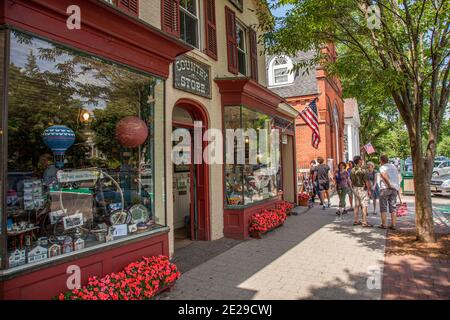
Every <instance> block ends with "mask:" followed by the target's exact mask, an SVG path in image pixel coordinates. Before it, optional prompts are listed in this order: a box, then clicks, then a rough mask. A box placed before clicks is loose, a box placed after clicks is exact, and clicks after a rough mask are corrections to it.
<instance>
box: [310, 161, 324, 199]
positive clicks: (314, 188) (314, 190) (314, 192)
mask: <svg viewBox="0 0 450 320" xmlns="http://www.w3.org/2000/svg"><path fill="white" fill-rule="evenodd" d="M316 165H317V164H316V160H311V162H310V164H309V177H308V180H309V183H310V185H311V186H312V193H311V205H312V206H314V203H315V200H316V195H318V191H317V183H316V182H315V180H314V171H315V169H316ZM318 196H319V200H320V195H318ZM321 202H322V201H321Z"/></svg>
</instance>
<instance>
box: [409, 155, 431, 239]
mask: <svg viewBox="0 0 450 320" xmlns="http://www.w3.org/2000/svg"><path fill="white" fill-rule="evenodd" d="M412 158H413V165H414V197H415V201H416V237H417V240H419V241H423V242H436V237H435V234H434V222H433V210H432V205H431V189H430V180H431V172H429V171H431V170H429V169H428V168H430V166H429V165H427V163H426V160H425V159H423V158H422V156H421V155H420V154H417V153H414V152H413V154H412ZM432 167H433V165H432V164H431V168H432Z"/></svg>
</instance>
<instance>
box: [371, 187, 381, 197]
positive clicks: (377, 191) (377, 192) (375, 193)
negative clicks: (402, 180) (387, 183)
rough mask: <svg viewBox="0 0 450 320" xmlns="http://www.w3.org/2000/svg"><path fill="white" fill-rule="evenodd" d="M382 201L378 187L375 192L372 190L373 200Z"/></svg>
mask: <svg viewBox="0 0 450 320" xmlns="http://www.w3.org/2000/svg"><path fill="white" fill-rule="evenodd" d="M376 199H380V189H379V188H378V186H376V187H375V190H372V200H376Z"/></svg>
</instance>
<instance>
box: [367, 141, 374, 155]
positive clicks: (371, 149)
mask: <svg viewBox="0 0 450 320" xmlns="http://www.w3.org/2000/svg"><path fill="white" fill-rule="evenodd" d="M364 148H365V149H366V151H367V153H368V154H372V153H375V152H376V151H375V148H374V147H373V145H372V144H371V143H370V142H369V143H368V144H366V145H365V146H364Z"/></svg>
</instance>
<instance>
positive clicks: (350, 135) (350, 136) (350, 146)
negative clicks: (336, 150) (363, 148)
mask: <svg viewBox="0 0 450 320" xmlns="http://www.w3.org/2000/svg"><path fill="white" fill-rule="evenodd" d="M347 139H348V140H347V147H348V160H353V157H354V156H355V153H354V149H353V148H354V142H353V130H352V125H351V124H348V125H347Z"/></svg>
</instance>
